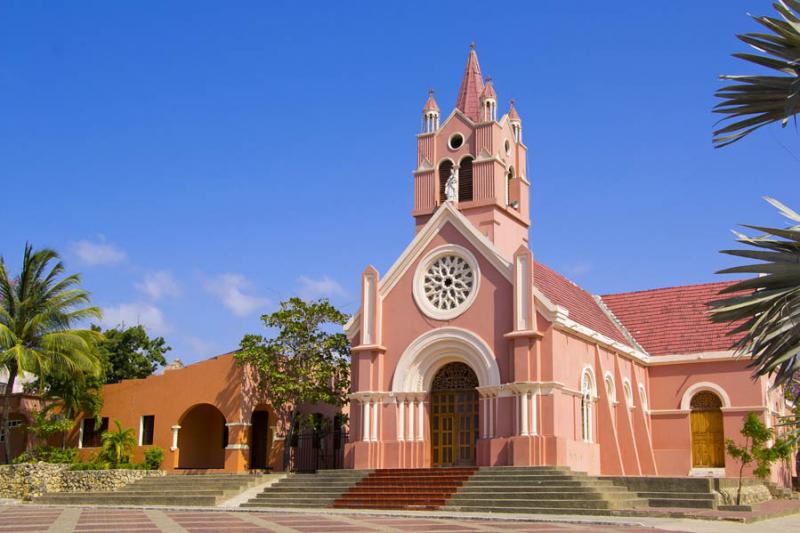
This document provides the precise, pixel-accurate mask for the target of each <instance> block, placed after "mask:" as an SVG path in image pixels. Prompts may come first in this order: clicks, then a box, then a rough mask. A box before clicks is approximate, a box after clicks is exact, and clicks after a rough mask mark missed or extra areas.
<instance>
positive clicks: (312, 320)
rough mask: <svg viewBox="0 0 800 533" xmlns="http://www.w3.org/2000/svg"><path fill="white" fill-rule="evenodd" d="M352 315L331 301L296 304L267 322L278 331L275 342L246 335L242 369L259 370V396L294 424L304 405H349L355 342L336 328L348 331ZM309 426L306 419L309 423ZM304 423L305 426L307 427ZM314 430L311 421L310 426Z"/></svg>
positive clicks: (283, 306) (290, 302)
mask: <svg viewBox="0 0 800 533" xmlns="http://www.w3.org/2000/svg"><path fill="white" fill-rule="evenodd" d="M347 318H348V317H347V315H345V314H344V313H342V312H340V311H339V310H337V309H336V308H335V307H334V306H333V305H331V304H330V302H329V301H328V300H327V299H321V300H317V301H313V302H306V301H304V300H302V299H300V298H290V299H289V300H287V301H284V302H281V304H280V309H279V310H278V311H275V312H274V313H272V314H271V315H263V316H262V317H261V320H262V321H263V322H264V325H265V326H266V327H267V328H271V329H274V330H276V331H277V334H276V335H275V336H274V337H272V338H265V337H263V336H262V335H245V336H244V338H243V339H242V341H241V344H240V348H241V349H240V351H239V352H238V353H237V354H236V359H237V361H238V363H239V364H241V365H246V366H248V367H249V368H251V369H253V371H254V373H255V376H256V379H257V382H258V387H259V390H261V391H262V392H264V393H265V394H266V396H267V397H268V398H269V400H270V403H271V404H272V407H273V408H274V409H275V411H276V412H278V413H280V414H282V415H283V418H284V420H285V419H286V414H287V412H291V418H292V420H291V423H292V424H294V422H295V420H296V411H295V409H296V408H297V407H299V406H300V405H303V404H316V403H325V404H330V405H334V406H342V405H345V404H346V403H347V393H348V390H349V386H350V341H348V339H347V336H345V334H344V333H342V332H332V331H331V330H332V327H335V326H339V327H340V326H342V325H343V324H344V323H345V322H346V321H347ZM303 420H305V419H303ZM303 420H300V423H301V425H307V424H305V423H304V421H303ZM306 422H308V423H309V424H310V423H311V419H309V420H307V421H306Z"/></svg>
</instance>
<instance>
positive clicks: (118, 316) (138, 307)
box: [102, 303, 170, 334]
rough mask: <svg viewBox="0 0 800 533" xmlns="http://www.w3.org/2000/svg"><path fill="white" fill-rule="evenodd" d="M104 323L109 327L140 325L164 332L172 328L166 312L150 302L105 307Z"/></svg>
mask: <svg viewBox="0 0 800 533" xmlns="http://www.w3.org/2000/svg"><path fill="white" fill-rule="evenodd" d="M102 323H103V325H104V326H105V327H107V328H114V327H117V326H121V325H125V326H128V327H130V326H138V325H142V326H144V327H145V328H147V329H149V330H152V331H153V332H154V333H158V334H163V333H167V332H168V331H169V330H170V327H169V324H167V321H166V319H165V318H164V313H162V312H161V309H159V308H158V307H156V306H154V305H152V304H148V303H127V304H119V305H117V306H110V307H104V308H103V321H102Z"/></svg>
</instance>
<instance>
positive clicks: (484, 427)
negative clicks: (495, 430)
mask: <svg viewBox="0 0 800 533" xmlns="http://www.w3.org/2000/svg"><path fill="white" fill-rule="evenodd" d="M487 399H488V398H486V396H481V403H480V413H479V418H480V420H481V438H482V439H485V438H486V437H488V436H489V407H488V405H489V402H487V401H486V400H487Z"/></svg>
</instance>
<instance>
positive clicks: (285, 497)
mask: <svg viewBox="0 0 800 533" xmlns="http://www.w3.org/2000/svg"><path fill="white" fill-rule="evenodd" d="M371 473H372V471H371V470H320V471H319V472H317V473H316V474H291V475H290V476H288V477H285V478H283V479H281V480H280V481H278V482H277V483H274V484H272V485H271V486H269V487H267V488H265V489H264V490H263V491H262V492H261V493H260V494H258V495H257V496H256V497H255V498H252V499H251V500H250V501H248V502H246V503H243V504H242V505H241V507H244V508H259V507H307V508H311V507H317V508H320V507H332V506H333V502H335V501H336V499H337V498H339V497H340V496H342V494H344V493H345V492H347V491H348V490H349V489H350V488H351V487H353V486H354V485H355V484H356V483H358V482H359V481H361V480H362V479H363V478H365V477H367V476H368V475H370V474H371Z"/></svg>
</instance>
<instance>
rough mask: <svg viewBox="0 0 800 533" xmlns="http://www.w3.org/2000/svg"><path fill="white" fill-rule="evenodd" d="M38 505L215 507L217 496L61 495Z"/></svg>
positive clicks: (48, 497)
mask: <svg viewBox="0 0 800 533" xmlns="http://www.w3.org/2000/svg"><path fill="white" fill-rule="evenodd" d="M35 502H36V503H43V504H50V505H186V506H215V505H217V503H218V501H217V497H216V496H183V495H174V494H161V495H159V496H135V495H131V494H119V493H115V492H106V493H82V494H81V493H60V494H47V495H44V496H40V497H39V498H36V500H35Z"/></svg>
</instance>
